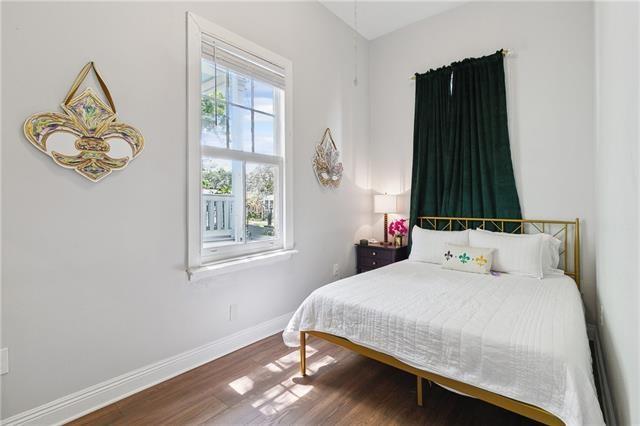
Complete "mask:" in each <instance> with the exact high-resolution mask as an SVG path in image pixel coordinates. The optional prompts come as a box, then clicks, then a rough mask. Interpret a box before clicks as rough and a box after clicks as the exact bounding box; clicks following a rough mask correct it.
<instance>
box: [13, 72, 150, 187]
mask: <svg viewBox="0 0 640 426" xmlns="http://www.w3.org/2000/svg"><path fill="white" fill-rule="evenodd" d="M92 69H93V72H94V73H95V76H96V79H97V80H98V83H99V84H100V87H101V88H102V91H103V92H104V95H105V96H106V98H107V102H108V105H107V103H105V102H103V101H102V99H100V97H99V96H98V95H97V94H96V93H95V92H94V91H93V90H92V89H91V88H86V89H85V90H84V91H83V92H82V93H80V94H79V95H78V96H75V94H76V92H77V90H78V88H79V87H80V84H81V83H82V81H83V80H84V79H85V78H86V77H87V74H88V73H89V71H91V70H92ZM74 96H75V97H74ZM61 107H62V111H63V112H64V113H62V114H61V113H58V112H44V113H40V114H34V115H32V116H31V117H29V118H27V120H26V121H25V122H24V134H25V136H26V137H27V140H29V142H31V144H33V146H35V147H36V148H38V149H39V150H40V151H42V152H43V153H45V154H47V155H48V156H50V157H51V158H52V159H53V161H55V162H56V164H58V165H60V166H62V167H66V168H69V169H74V170H75V171H76V172H78V173H80V174H81V175H82V176H84V177H86V178H87V179H89V180H91V181H93V182H97V181H99V180H100V179H102V178H104V177H105V176H107V175H109V173H111V171H112V170H119V169H123V168H124V167H126V166H127V165H128V164H129V162H130V161H131V160H132V159H134V158H135V157H137V156H138V155H139V154H140V152H141V151H142V148H143V147H144V138H143V137H142V134H141V133H140V131H138V130H137V129H136V128H134V127H132V126H130V125H128V124H125V123H121V122H118V121H117V120H116V119H117V115H116V107H115V105H114V103H113V99H112V98H111V94H110V93H109V89H107V85H106V84H105V82H104V80H103V79H102V77H101V76H100V74H99V73H98V70H97V69H96V67H95V65H94V63H93V62H89V63H88V64H87V65H85V66H84V67H83V68H82V70H81V71H80V73H79V74H78V77H76V80H75V81H74V82H73V84H72V85H71V89H70V90H69V93H68V94H67V96H66V97H65V99H64V102H63V103H62V105H61ZM58 132H63V133H70V134H72V135H73V136H75V137H76V140H75V148H76V149H77V150H78V151H79V152H78V153H77V154H75V155H66V154H62V153H59V152H56V151H49V150H48V148H47V139H49V137H50V136H51V135H53V134H55V133H58ZM116 139H119V140H123V141H124V142H126V143H127V144H128V145H129V147H130V148H131V157H120V158H113V157H111V156H110V155H109V154H108V152H109V151H110V150H111V144H110V142H111V141H112V140H116Z"/></svg>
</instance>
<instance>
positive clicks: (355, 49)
mask: <svg viewBox="0 0 640 426" xmlns="http://www.w3.org/2000/svg"><path fill="white" fill-rule="evenodd" d="M353 28H354V31H353V56H354V58H353V59H354V63H353V74H354V75H353V85H354V86H357V85H358V0H353Z"/></svg>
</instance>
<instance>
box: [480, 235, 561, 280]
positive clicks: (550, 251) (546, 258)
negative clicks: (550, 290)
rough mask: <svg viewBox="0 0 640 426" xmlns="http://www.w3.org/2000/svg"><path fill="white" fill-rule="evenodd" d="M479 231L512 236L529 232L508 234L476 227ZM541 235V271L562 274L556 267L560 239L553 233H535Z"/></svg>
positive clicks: (549, 273)
mask: <svg viewBox="0 0 640 426" xmlns="http://www.w3.org/2000/svg"><path fill="white" fill-rule="evenodd" d="M477 231H479V232H486V233H489V234H494V235H507V236H512V237H527V236H528V235H529V234H510V233H506V232H491V231H485V230H484V229H477ZM537 235H540V236H541V237H542V241H543V246H542V272H543V274H544V275H558V274H561V275H564V271H563V270H562V269H558V265H559V264H560V246H562V241H560V240H559V239H557V238H556V237H554V236H553V235H549V234H545V233H540V234H537Z"/></svg>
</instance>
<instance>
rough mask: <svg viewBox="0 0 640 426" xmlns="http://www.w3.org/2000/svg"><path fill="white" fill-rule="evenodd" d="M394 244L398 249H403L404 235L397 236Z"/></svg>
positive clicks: (394, 238)
mask: <svg viewBox="0 0 640 426" xmlns="http://www.w3.org/2000/svg"><path fill="white" fill-rule="evenodd" d="M393 244H394V245H395V246H396V247H402V235H396V236H395V237H393Z"/></svg>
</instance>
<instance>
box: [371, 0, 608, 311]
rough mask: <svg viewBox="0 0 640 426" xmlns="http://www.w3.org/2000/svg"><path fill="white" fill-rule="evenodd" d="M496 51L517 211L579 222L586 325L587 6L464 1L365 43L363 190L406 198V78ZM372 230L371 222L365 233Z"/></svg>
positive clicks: (591, 206)
mask: <svg viewBox="0 0 640 426" xmlns="http://www.w3.org/2000/svg"><path fill="white" fill-rule="evenodd" d="M500 48H508V49H511V50H512V51H513V52H514V55H513V56H509V57H507V58H506V59H505V71H506V79H507V96H508V97H507V104H508V109H509V130H510V137H511V154H512V159H513V166H514V173H515V178H516V185H517V187H518V192H519V195H520V204H521V206H522V210H523V215H524V217H527V218H531V219H544V218H547V219H573V218H576V217H579V218H581V219H582V220H583V222H582V225H583V227H582V230H583V234H582V237H583V238H582V250H583V252H582V253H583V258H582V272H583V282H582V289H583V292H584V301H585V303H586V306H587V312H588V317H589V318H590V319H591V320H593V319H594V318H595V314H594V312H595V309H594V305H595V302H594V300H595V266H594V265H595V262H594V243H595V223H594V220H595V216H594V215H595V202H594V196H595V195H594V189H593V188H594V184H595V180H594V173H593V167H594V162H595V159H594V144H595V141H594V134H593V133H594V131H593V130H594V129H593V120H594V111H593V99H594V93H593V92H594V88H593V78H594V71H593V60H594V59H593V4H592V3H584V2H539V3H533V2H499V3H485V2H477V3H476V2H470V3H468V4H465V5H463V6H461V7H458V8H455V9H453V10H450V11H447V12H444V13H442V14H440V15H437V16H434V17H432V18H429V19H426V20H424V21H421V22H417V23H415V24H412V25H410V26H408V27H405V28H403V29H400V30H398V31H396V32H393V33H391V34H388V35H386V36H383V37H380V38H378V39H376V40H374V41H373V42H372V43H371V45H370V52H369V55H370V58H369V61H370V76H369V84H370V95H369V96H370V98H371V143H372V145H371V161H372V163H371V165H372V170H375V171H376V173H374V174H373V175H372V188H373V189H374V190H376V191H380V192H389V193H401V192H405V193H407V197H406V198H407V200H408V193H409V190H410V186H411V159H412V146H413V106H414V96H415V83H414V82H413V81H412V80H409V77H410V76H412V75H413V74H414V73H416V72H425V71H427V70H428V69H430V68H437V67H440V66H442V65H446V64H449V63H451V62H453V61H458V60H461V59H463V58H467V57H477V56H482V55H485V54H491V53H494V52H495V51H496V50H498V49H500ZM382 105H384V107H382ZM408 206H409V203H408V202H407V203H406V210H407V211H408ZM376 218H377V219H379V218H380V216H377V217H376ZM381 228H382V224H381V223H376V224H374V226H373V231H374V232H380V231H378V230H379V229H381Z"/></svg>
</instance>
